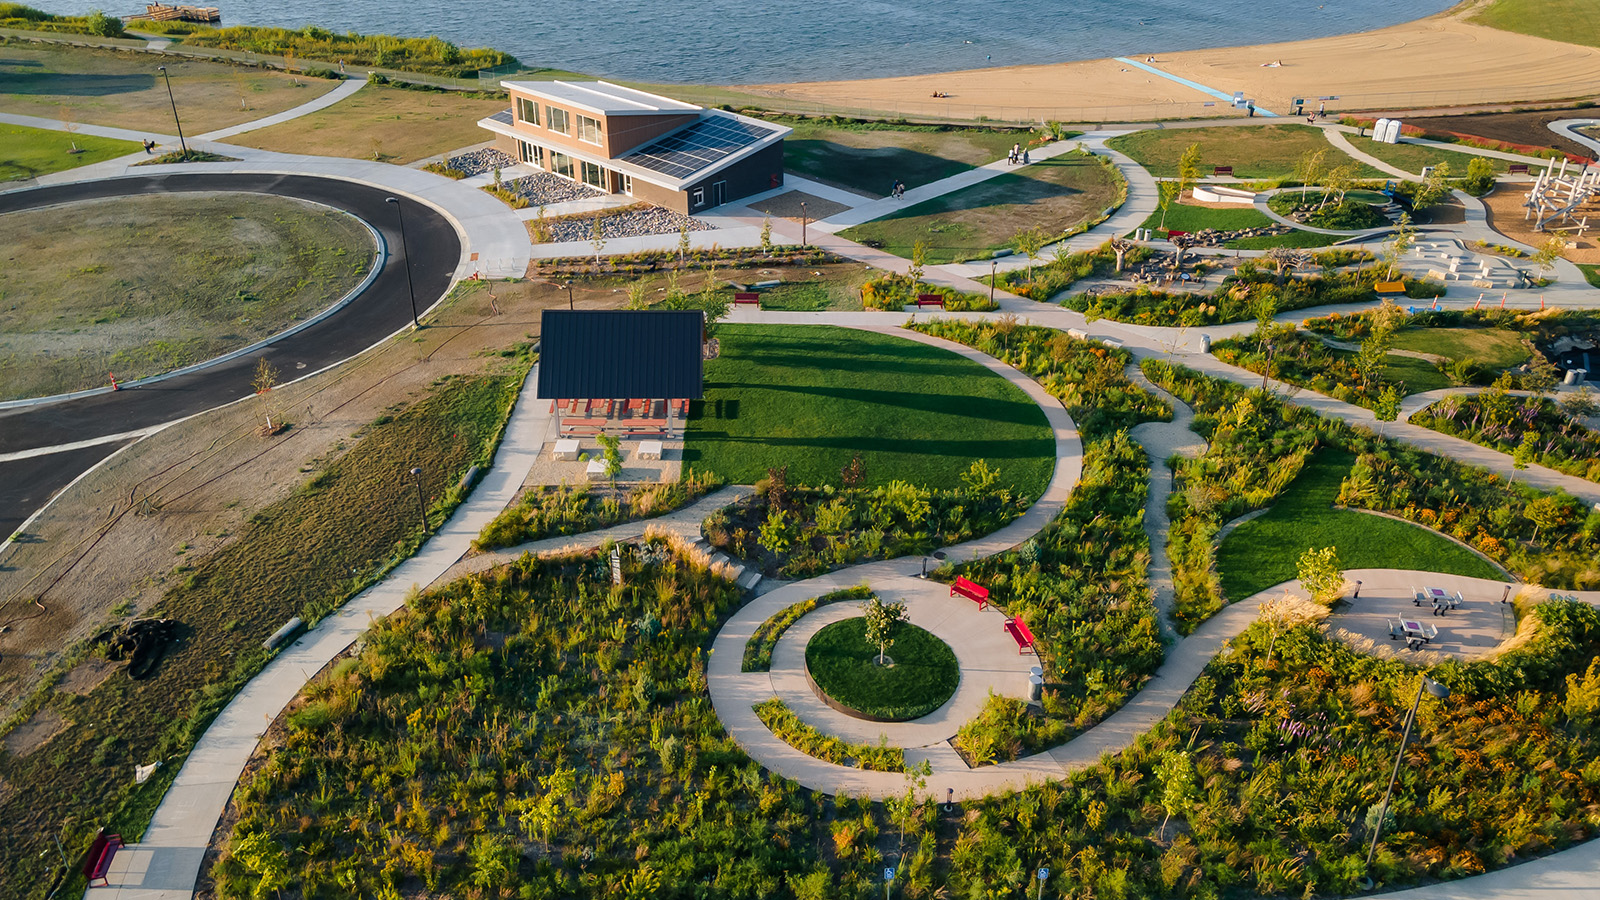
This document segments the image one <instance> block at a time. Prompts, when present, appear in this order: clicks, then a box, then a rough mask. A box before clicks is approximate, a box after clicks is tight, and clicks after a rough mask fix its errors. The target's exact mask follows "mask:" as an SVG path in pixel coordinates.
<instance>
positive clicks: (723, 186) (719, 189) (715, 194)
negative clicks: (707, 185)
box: [711, 181, 728, 206]
mask: <svg viewBox="0 0 1600 900" xmlns="http://www.w3.org/2000/svg"><path fill="white" fill-rule="evenodd" d="M727 202H728V183H727V182H726V181H713V182H711V205H712V206H721V205H722V204H724V203H727Z"/></svg>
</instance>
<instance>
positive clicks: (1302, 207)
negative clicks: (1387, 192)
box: [1267, 191, 1392, 231]
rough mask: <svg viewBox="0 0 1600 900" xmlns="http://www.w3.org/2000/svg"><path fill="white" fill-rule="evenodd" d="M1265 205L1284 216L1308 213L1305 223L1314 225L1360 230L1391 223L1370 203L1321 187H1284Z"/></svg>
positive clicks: (1343, 229) (1334, 228)
mask: <svg viewBox="0 0 1600 900" xmlns="http://www.w3.org/2000/svg"><path fill="white" fill-rule="evenodd" d="M1267 205H1268V206H1270V207H1272V210H1273V211H1274V212H1276V213H1278V214H1279V215H1283V216H1289V215H1292V214H1293V213H1296V212H1304V213H1306V214H1307V215H1306V218H1305V224H1307V225H1310V226H1311V227H1313V228H1331V229H1333V230H1335V231H1361V230H1363V229H1367V228H1383V227H1386V226H1388V225H1390V224H1392V223H1390V221H1389V219H1388V217H1387V216H1385V215H1384V214H1383V213H1381V212H1379V211H1378V208H1377V207H1375V206H1373V205H1372V204H1370V203H1366V202H1364V201H1361V200H1357V199H1355V198H1353V197H1342V196H1341V197H1335V196H1333V195H1332V194H1329V193H1325V192H1322V191H1318V192H1316V193H1314V194H1309V195H1302V194H1300V193H1294V192H1289V191H1285V192H1283V193H1279V194H1274V195H1273V196H1272V198H1271V199H1270V200H1268V201H1267Z"/></svg>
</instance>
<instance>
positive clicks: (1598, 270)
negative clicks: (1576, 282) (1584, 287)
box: [1578, 263, 1600, 287]
mask: <svg viewBox="0 0 1600 900" xmlns="http://www.w3.org/2000/svg"><path fill="white" fill-rule="evenodd" d="M1578 269H1579V270H1580V271H1582V272H1583V277H1584V278H1586V279H1588V281H1589V283H1590V284H1592V285H1594V286H1595V287H1600V266H1587V265H1584V264H1582V263H1579V264H1578Z"/></svg>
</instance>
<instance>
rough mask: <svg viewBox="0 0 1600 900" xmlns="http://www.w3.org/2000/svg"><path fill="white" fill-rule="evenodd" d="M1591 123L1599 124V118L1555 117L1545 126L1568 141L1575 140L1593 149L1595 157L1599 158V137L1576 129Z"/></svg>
mask: <svg viewBox="0 0 1600 900" xmlns="http://www.w3.org/2000/svg"><path fill="white" fill-rule="evenodd" d="M1593 125H1600V119H1557V120H1556V121H1554V122H1551V123H1549V124H1548V125H1546V126H1545V127H1546V128H1549V129H1550V130H1551V131H1554V132H1555V133H1556V134H1559V135H1561V136H1562V137H1564V138H1566V139H1567V140H1569V141H1577V142H1578V143H1580V144H1582V145H1584V146H1585V147H1588V148H1589V149H1590V150H1592V151H1594V155H1595V157H1596V158H1600V138H1593V137H1590V136H1589V135H1587V134H1584V133H1582V132H1580V131H1579V130H1578V129H1579V128H1584V127H1588V126H1593Z"/></svg>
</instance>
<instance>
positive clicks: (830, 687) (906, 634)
mask: <svg viewBox="0 0 1600 900" xmlns="http://www.w3.org/2000/svg"><path fill="white" fill-rule="evenodd" d="M866 623H867V619H866V617H865V616H856V617H854V618H850V619H845V620H844V621H842V622H834V623H833V624H832V625H828V626H826V627H824V628H823V629H822V630H821V631H818V632H817V633H816V634H815V635H813V636H812V637H811V642H810V643H809V644H806V670H807V671H809V672H810V673H811V678H812V680H813V681H815V682H816V684H817V687H818V688H819V689H821V691H822V692H823V693H824V694H826V695H828V696H829V697H832V698H833V699H834V700H837V701H838V702H840V703H842V704H844V705H845V706H848V707H849V708H851V709H853V710H856V711H857V712H861V713H865V714H866V715H869V716H872V717H874V718H878V719H887V720H889V721H892V722H904V721H908V720H910V719H920V718H922V717H923V716H925V715H927V714H928V713H931V712H933V711H934V710H936V709H938V708H939V707H941V706H943V705H944V704H945V701H947V700H949V699H950V697H951V695H952V694H954V693H955V692H956V687H957V686H958V685H960V684H961V668H960V666H958V665H957V664H956V655H955V653H954V652H953V651H952V650H951V649H950V646H949V645H948V644H946V643H945V642H944V641H941V640H939V639H938V638H937V637H935V636H934V635H933V634H931V633H929V632H927V631H924V630H923V629H921V628H918V627H917V626H915V625H913V624H911V623H910V622H902V623H901V624H900V625H899V627H898V628H896V629H895V633H894V646H892V647H890V648H889V652H888V653H887V654H886V655H887V657H888V659H889V661H891V662H892V663H893V665H892V666H880V665H878V645H877V644H871V643H868V642H867V639H866Z"/></svg>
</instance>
